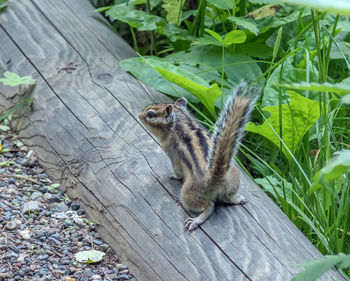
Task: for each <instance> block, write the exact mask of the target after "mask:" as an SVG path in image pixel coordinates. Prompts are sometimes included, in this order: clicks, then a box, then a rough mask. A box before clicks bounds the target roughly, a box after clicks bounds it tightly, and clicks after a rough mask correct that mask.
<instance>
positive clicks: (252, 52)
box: [235, 41, 273, 59]
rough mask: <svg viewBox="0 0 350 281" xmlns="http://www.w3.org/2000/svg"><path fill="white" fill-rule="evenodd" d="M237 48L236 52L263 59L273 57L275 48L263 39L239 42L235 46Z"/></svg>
mask: <svg viewBox="0 0 350 281" xmlns="http://www.w3.org/2000/svg"><path fill="white" fill-rule="evenodd" d="M235 50H236V53H239V54H244V55H247V56H250V57H256V58H261V59H267V58H271V57H272V51H273V49H272V48H270V47H269V46H267V45H266V44H265V42H261V41H254V42H249V43H243V44H238V45H236V46H235Z"/></svg>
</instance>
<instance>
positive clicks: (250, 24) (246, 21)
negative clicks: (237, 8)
mask: <svg viewBox="0 0 350 281" xmlns="http://www.w3.org/2000/svg"><path fill="white" fill-rule="evenodd" d="M227 19H228V20H230V21H232V22H233V23H235V24H237V25H238V26H241V27H243V28H246V29H248V30H249V31H251V32H252V33H254V34H255V35H258V33H259V29H258V27H257V26H256V23H255V21H254V20H253V19H251V18H244V17H234V16H230V17H228V18H227Z"/></svg>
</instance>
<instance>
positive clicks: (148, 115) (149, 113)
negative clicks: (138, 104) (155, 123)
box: [147, 110, 157, 118]
mask: <svg viewBox="0 0 350 281" xmlns="http://www.w3.org/2000/svg"><path fill="white" fill-rule="evenodd" d="M156 116H157V115H156V114H155V113H154V111H152V110H150V111H148V112H147V118H154V117H156Z"/></svg>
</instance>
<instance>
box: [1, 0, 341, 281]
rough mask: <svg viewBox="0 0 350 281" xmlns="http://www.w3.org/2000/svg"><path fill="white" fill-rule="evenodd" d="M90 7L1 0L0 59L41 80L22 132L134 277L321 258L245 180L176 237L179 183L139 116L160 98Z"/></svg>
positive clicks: (249, 272)
mask: <svg viewBox="0 0 350 281" xmlns="http://www.w3.org/2000/svg"><path fill="white" fill-rule="evenodd" d="M91 11H92V7H91V6H90V4H89V3H88V1H84V0H80V1H53V0H51V1H33V2H31V1H29V0H26V1H23V2H21V3H16V2H14V1H12V2H10V7H9V9H8V10H7V11H6V13H4V14H1V15H0V24H1V28H2V29H1V30H0V46H5V47H0V62H1V63H3V64H6V62H8V60H9V59H10V60H11V61H12V63H11V64H10V65H7V66H6V67H7V68H9V70H12V71H15V72H18V73H20V74H22V75H27V74H29V73H30V74H33V75H35V76H36V78H37V79H38V85H37V87H36V88H35V91H34V92H33V94H32V95H33V96H34V97H35V99H36V100H35V105H34V108H33V111H32V112H31V113H30V114H29V115H28V119H26V121H27V122H26V124H25V126H26V127H25V130H23V131H22V136H23V137H24V138H25V142H26V144H29V145H33V146H35V147H39V149H37V154H38V156H39V158H40V159H41V161H42V162H43V163H45V166H46V167H47V168H48V171H47V172H48V174H51V175H53V176H54V177H56V178H57V179H58V178H60V179H61V181H62V184H63V186H65V188H66V189H67V191H68V194H69V195H70V196H72V197H73V198H77V199H79V200H81V201H82V203H83V204H84V206H85V208H86V210H87V213H88V214H89V215H90V216H91V217H92V218H93V219H94V220H95V221H96V222H97V223H98V224H99V227H100V230H101V234H102V235H103V236H104V238H106V239H107V241H109V242H110V243H111V245H112V247H113V248H115V249H116V250H117V251H118V252H119V253H121V254H122V258H123V259H124V260H125V261H126V262H127V263H128V265H129V267H130V268H131V270H132V272H133V273H134V274H136V276H137V277H138V278H139V279H140V280H288V279H291V277H292V276H293V275H294V274H295V273H296V272H297V271H298V270H299V269H297V268H294V267H293V265H294V264H296V263H299V262H302V261H305V260H309V259H312V258H315V257H319V256H320V254H319V253H318V251H317V250H316V249H315V248H314V247H313V246H312V245H311V243H310V242H309V241H307V239H306V238H305V237H304V236H303V235H302V234H301V233H300V232H299V231H298V230H297V229H296V228H295V226H294V225H293V224H292V223H291V222H290V221H289V220H288V218H287V217H286V216H285V215H284V214H283V213H282V212H281V211H280V210H279V209H278V207H277V206H275V205H274V203H273V202H272V201H271V200H270V199H269V198H268V197H267V196H266V195H265V194H264V193H263V192H262V191H261V190H260V189H259V188H258V187H257V186H256V185H254V184H253V183H252V182H250V181H249V180H247V179H245V180H244V181H243V182H244V188H243V189H244V190H243V192H244V193H245V194H246V196H247V197H248V200H249V204H248V205H246V206H244V207H242V206H230V207H222V206H219V207H218V208H217V210H216V212H215V214H214V215H213V216H212V217H211V218H210V220H209V221H208V222H207V223H205V224H204V225H203V227H202V230H198V231H196V232H194V233H192V234H189V233H185V232H184V229H183V221H184V219H185V218H186V214H185V213H184V210H183V209H182V208H181V207H180V206H179V205H178V204H177V198H179V184H178V183H176V182H173V181H170V180H169V179H168V176H169V175H170V173H171V167H170V164H169V161H168V159H167V158H166V157H165V155H164V153H163V152H162V151H161V149H160V147H159V146H158V145H157V144H156V142H155V141H154V140H153V138H152V137H151V136H150V135H149V134H148V133H147V132H146V131H145V130H144V129H143V128H142V126H141V125H140V124H139V122H138V120H137V117H136V116H137V112H138V111H139V110H140V109H141V108H143V107H144V106H145V105H146V104H148V103H151V102H154V101H161V100H164V99H165V97H164V96H163V95H159V94H158V93H156V92H155V91H152V90H149V89H148V88H147V87H144V86H143V85H142V84H140V83H139V82H138V81H136V80H135V79H133V78H132V77H130V75H128V74H126V73H124V72H123V71H122V70H121V69H120V67H119V59H120V58H123V57H125V56H126V57H127V56H129V54H131V53H132V51H131V50H130V49H129V48H128V47H127V46H125V43H123V42H122V41H121V40H120V38H118V37H116V36H114V34H113V36H112V35H109V34H110V33H111V31H110V29H109V28H108V27H107V26H106V25H104V24H101V23H100V22H101V21H103V19H101V21H95V20H94V18H92V16H91V14H90V12H91ZM94 17H98V16H94ZM97 26H98V27H97ZM96 30H97V31H96ZM106 34H108V36H107V37H108V40H106ZM125 53H126V54H127V55H124V54H125ZM70 63H73V64H72V65H73V67H74V68H76V69H75V70H74V71H73V73H67V70H65V69H64V68H65V67H66V66H67V65H69V64H70ZM1 92H3V91H1ZM286 237H287V238H286ZM339 278H341V277H340V276H339V274H338V273H337V272H330V273H329V274H328V275H327V276H325V277H324V280H340V279H339Z"/></svg>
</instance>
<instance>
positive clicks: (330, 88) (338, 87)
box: [280, 82, 350, 96]
mask: <svg viewBox="0 0 350 281" xmlns="http://www.w3.org/2000/svg"><path fill="white" fill-rule="evenodd" d="M280 86H281V87H283V88H286V89H291V90H304V91H314V92H329V93H336V94H338V95H340V96H343V95H345V94H349V93H350V84H345V83H336V84H330V83H323V84H319V83H306V82H303V83H299V84H282V85H280Z"/></svg>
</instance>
